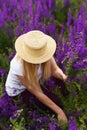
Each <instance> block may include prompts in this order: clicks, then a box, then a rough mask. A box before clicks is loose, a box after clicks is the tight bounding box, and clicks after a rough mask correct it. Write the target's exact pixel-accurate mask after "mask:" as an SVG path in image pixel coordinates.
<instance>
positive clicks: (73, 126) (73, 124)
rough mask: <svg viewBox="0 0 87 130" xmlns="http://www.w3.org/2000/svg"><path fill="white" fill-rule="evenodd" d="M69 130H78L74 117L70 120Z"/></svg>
mask: <svg viewBox="0 0 87 130" xmlns="http://www.w3.org/2000/svg"><path fill="white" fill-rule="evenodd" d="M69 130H77V128H76V119H75V118H73V117H72V116H71V117H70V119H69Z"/></svg>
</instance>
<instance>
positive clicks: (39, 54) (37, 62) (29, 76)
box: [5, 30, 67, 122]
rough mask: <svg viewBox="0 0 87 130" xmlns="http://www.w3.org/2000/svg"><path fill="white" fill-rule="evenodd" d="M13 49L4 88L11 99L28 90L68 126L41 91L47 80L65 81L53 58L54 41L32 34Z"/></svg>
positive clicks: (60, 111)
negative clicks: (14, 50)
mask: <svg viewBox="0 0 87 130" xmlns="http://www.w3.org/2000/svg"><path fill="white" fill-rule="evenodd" d="M15 49H16V55H15V57H14V58H13V59H12V61H11V64H10V70H9V73H8V77H7V80H6V85H5V86H6V92H7V94H8V95H9V96H11V97H13V96H17V95H19V94H21V93H23V92H24V91H25V90H26V89H27V90H28V91H29V92H30V93H31V94H33V95H34V96H35V97H36V98H37V99H38V100H39V101H40V102H42V103H43V104H45V105H46V106H47V107H49V108H50V109H51V110H53V111H54V112H55V113H56V114H57V116H58V120H59V121H64V122H67V117H66V115H65V113H64V111H63V110H62V109H61V108H60V107H59V106H58V105H56V104H55V102H54V101H52V100H51V99H50V98H49V97H48V96H47V95H46V94H45V93H44V92H43V90H42V88H41V86H42V85H43V82H44V81H45V80H47V79H48V78H49V77H50V76H54V77H56V78H60V79H62V80H63V81H66V79H67V76H66V75H65V74H64V73H63V71H62V70H61V69H60V68H59V67H58V66H57V64H56V62H55V60H54V58H53V54H54V53H55V50H56V42H55V40H54V39H53V38H52V37H50V36H48V35H46V34H44V33H43V32H41V31H39V30H33V31H30V32H28V33H26V34H23V35H21V36H19V37H18V38H17V40H16V42H15Z"/></svg>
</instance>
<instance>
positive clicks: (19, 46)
mask: <svg viewBox="0 0 87 130" xmlns="http://www.w3.org/2000/svg"><path fill="white" fill-rule="evenodd" d="M25 35H26V34H23V35H21V36H20V37H19V38H18V39H17V40H16V42H15V49H16V52H17V53H18V55H19V56H20V57H21V58H22V59H23V60H25V61H27V62H29V63H32V64H41V63H44V62H46V61H48V60H49V59H50V58H51V57H52V56H53V55H54V53H55V50H56V42H55V40H54V39H53V38H52V37H50V36H48V35H45V36H46V39H47V47H46V50H45V53H44V54H43V55H39V56H38V57H37V56H32V55H31V54H30V53H29V52H27V51H25V49H24V48H23V46H24V44H25V43H24V37H25Z"/></svg>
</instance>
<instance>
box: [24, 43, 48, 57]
mask: <svg viewBox="0 0 87 130" xmlns="http://www.w3.org/2000/svg"><path fill="white" fill-rule="evenodd" d="M23 48H24V52H27V53H28V54H29V55H32V56H34V57H40V56H42V55H44V54H45V52H46V48H47V44H45V46H43V47H42V48H40V49H35V48H31V47H29V46H28V45H27V44H23Z"/></svg>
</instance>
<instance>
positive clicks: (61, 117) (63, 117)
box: [58, 111, 68, 124]
mask: <svg viewBox="0 0 87 130" xmlns="http://www.w3.org/2000/svg"><path fill="white" fill-rule="evenodd" d="M58 121H59V122H60V123H61V122H63V123H66V124H67V123H68V119H67V117H66V115H65V113H64V112H63V111H61V112H60V113H59V114H58Z"/></svg>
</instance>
